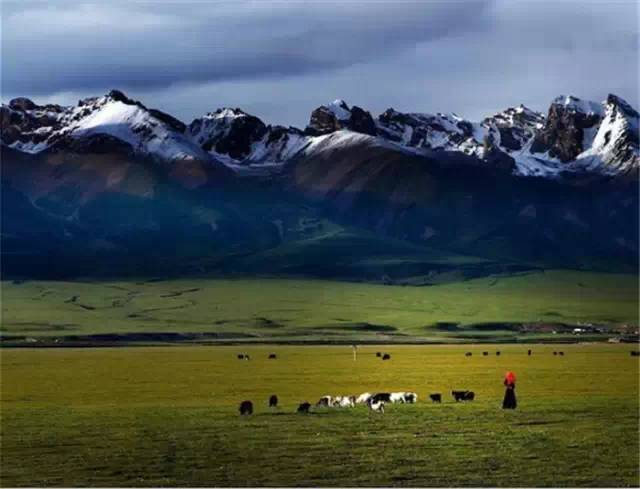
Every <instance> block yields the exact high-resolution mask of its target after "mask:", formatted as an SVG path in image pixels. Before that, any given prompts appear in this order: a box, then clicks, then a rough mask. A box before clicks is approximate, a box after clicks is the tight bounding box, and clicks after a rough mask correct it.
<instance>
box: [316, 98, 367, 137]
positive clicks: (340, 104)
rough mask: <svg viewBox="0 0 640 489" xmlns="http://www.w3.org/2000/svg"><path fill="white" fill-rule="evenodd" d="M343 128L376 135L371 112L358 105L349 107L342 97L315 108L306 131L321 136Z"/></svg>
mask: <svg viewBox="0 0 640 489" xmlns="http://www.w3.org/2000/svg"><path fill="white" fill-rule="evenodd" d="M341 129H348V130H350V131H354V132H360V133H362V134H369V135H370V136H375V135H376V125H375V122H374V121H373V117H371V114H370V113H369V112H367V111H366V110H364V109H361V108H360V107H358V106H356V105H354V106H353V107H349V106H348V105H347V103H346V102H345V101H344V100H340V99H338V100H334V101H333V102H331V103H330V104H327V105H321V106H320V107H318V108H317V109H315V110H314V111H313V112H312V113H311V118H310V120H309V125H308V126H307V128H306V129H305V133H307V134H308V135H310V136H321V135H323V134H330V133H332V132H334V131H339V130H341Z"/></svg>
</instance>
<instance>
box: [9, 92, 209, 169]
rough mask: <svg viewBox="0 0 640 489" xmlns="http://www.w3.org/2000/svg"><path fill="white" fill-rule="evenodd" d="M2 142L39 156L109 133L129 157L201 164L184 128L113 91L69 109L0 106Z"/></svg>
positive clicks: (202, 155)
mask: <svg viewBox="0 0 640 489" xmlns="http://www.w3.org/2000/svg"><path fill="white" fill-rule="evenodd" d="M0 115H1V120H2V128H3V130H2V142H3V143H4V144H6V145H8V146H10V147H11V148H14V149H17V150H19V151H24V152H27V153H39V152H41V151H44V150H46V149H48V148H51V147H55V146H56V145H64V142H65V140H78V139H83V138H87V137H91V136H95V135H98V134H100V135H105V134H106V135H109V136H112V137H114V138H116V139H118V140H120V141H122V142H124V143H126V144H128V145H130V146H131V149H132V151H133V152H134V153H137V154H143V155H145V156H151V157H153V158H155V159H157V160H159V161H161V162H172V161H179V160H190V159H197V160H207V159H208V158H209V156H208V155H207V153H206V151H204V150H203V148H202V147H201V146H199V145H198V144H196V143H195V142H194V141H193V140H192V139H191V138H190V137H188V136H187V135H186V134H184V133H185V129H186V127H185V125H184V124H183V123H182V122H180V121H178V120H177V119H175V118H173V117H171V116H170V115H168V114H165V113H163V112H160V111H158V110H154V109H147V108H146V107H145V106H144V105H142V104H141V103H140V102H136V101H133V100H131V99H129V98H127V97H126V96H125V95H124V94H123V93H122V92H119V91H117V90H113V91H111V92H109V93H108V94H107V95H105V96H103V97H95V98H88V99H84V100H80V101H79V102H78V105H76V106H75V107H61V106H59V105H45V106H38V105H36V104H34V103H33V102H32V101H30V100H29V99H25V98H20V99H14V100H12V101H11V102H10V103H9V105H8V106H5V105H3V106H2V112H1V114H0Z"/></svg>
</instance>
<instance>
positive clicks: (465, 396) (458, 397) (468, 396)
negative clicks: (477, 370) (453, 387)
mask: <svg viewBox="0 0 640 489" xmlns="http://www.w3.org/2000/svg"><path fill="white" fill-rule="evenodd" d="M451 395H452V396H453V398H454V399H455V401H456V402H460V401H473V400H474V399H475V397H476V395H475V393H474V392H473V391H451Z"/></svg>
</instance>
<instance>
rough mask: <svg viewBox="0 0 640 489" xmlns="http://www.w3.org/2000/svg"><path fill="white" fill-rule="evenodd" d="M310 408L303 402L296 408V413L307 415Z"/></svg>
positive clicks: (309, 405)
mask: <svg viewBox="0 0 640 489" xmlns="http://www.w3.org/2000/svg"><path fill="white" fill-rule="evenodd" d="M310 408H311V404H309V403H308V402H303V403H302V404H300V405H299V406H298V412H299V413H308V412H309V409H310Z"/></svg>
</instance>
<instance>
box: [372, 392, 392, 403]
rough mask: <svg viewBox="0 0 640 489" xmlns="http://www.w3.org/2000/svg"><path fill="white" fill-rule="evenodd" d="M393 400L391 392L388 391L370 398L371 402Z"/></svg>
mask: <svg viewBox="0 0 640 489" xmlns="http://www.w3.org/2000/svg"><path fill="white" fill-rule="evenodd" d="M380 401H382V402H391V394H390V393H388V392H379V393H377V394H374V395H373V396H371V397H370V398H369V402H370V403H373V404H376V403H378V402H380Z"/></svg>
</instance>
